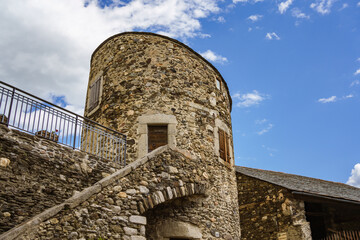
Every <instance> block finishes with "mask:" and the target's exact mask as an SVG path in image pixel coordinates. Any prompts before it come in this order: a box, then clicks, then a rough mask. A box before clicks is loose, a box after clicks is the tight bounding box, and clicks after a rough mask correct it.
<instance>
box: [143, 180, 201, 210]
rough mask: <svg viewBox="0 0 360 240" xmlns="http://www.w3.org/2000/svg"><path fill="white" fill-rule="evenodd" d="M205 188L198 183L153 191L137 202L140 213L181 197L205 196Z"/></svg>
mask: <svg viewBox="0 0 360 240" xmlns="http://www.w3.org/2000/svg"><path fill="white" fill-rule="evenodd" d="M206 189H207V188H206V186H205V185H204V184H198V183H186V184H184V185H183V186H178V187H169V186H168V187H166V188H165V189H164V190H161V191H160V190H159V191H155V192H153V193H150V194H149V195H147V196H146V197H143V198H142V199H141V200H139V201H138V207H139V210H140V213H141V214H143V213H145V212H146V211H147V210H150V209H153V208H154V207H156V206H157V205H159V204H161V203H165V202H168V201H170V200H174V199H177V198H181V197H186V196H192V195H205V192H206Z"/></svg>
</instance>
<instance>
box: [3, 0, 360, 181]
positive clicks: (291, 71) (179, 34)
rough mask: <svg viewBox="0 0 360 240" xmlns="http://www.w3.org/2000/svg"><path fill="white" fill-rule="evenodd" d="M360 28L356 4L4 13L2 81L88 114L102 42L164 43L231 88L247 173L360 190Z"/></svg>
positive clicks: (76, 6) (192, 3) (192, 2)
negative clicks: (181, 49)
mask: <svg viewBox="0 0 360 240" xmlns="http://www.w3.org/2000/svg"><path fill="white" fill-rule="evenodd" d="M359 16H360V1H357V0H353V1H350V0H337V1H336V0H301V1H299V0H263V1H261V0H232V1H231V0H224V1H214V0H187V1H184V0H157V1H149V0H147V1H144V0H132V1H119V0H116V1H111V0H106V1H96V0H91V1H85V0H78V1H75V0H62V1H55V0H37V1H35V0H19V1H2V2H0V48H1V52H0V56H1V58H0V79H1V80H2V81H5V82H8V83H10V84H13V85H15V86H17V87H19V88H22V89H24V90H26V91H29V92H32V93H34V94H36V95H39V96H40V97H43V98H46V99H48V100H51V101H54V102H57V103H58V104H61V105H62V106H66V107H67V108H68V109H69V110H72V111H75V112H78V113H82V112H83V107H84V99H85V90H86V86H87V78H88V71H89V61H90V55H91V53H92V51H93V50H94V49H95V48H96V47H97V46H98V45H99V44H100V43H101V42H102V41H103V40H105V39H106V38H107V37H109V36H111V35H114V34H116V33H119V32H123V31H152V32H156V33H160V34H165V35H168V36H170V37H173V38H176V39H178V40H180V41H182V42H184V43H186V44H187V45H189V46H190V47H191V48H193V49H194V50H195V51H197V52H199V53H200V54H202V55H203V56H204V57H205V58H207V59H208V60H209V61H210V62H212V63H213V64H214V66H215V67H216V68H218V70H219V71H220V72H221V74H222V75H223V77H224V79H225V80H226V82H227V84H228V86H229V89H230V93H231V95H232V97H233V110H232V121H233V133H234V145H235V157H236V164H237V165H242V166H248V167H254V168H260V169H270V170H275V171H282V172H287V173H294V174H300V175H304V176H310V177H315V178H321V179H326V180H331V181H338V182H344V183H346V182H348V181H349V183H351V184H353V185H357V186H360V147H359V146H360V124H359V123H360V111H359V109H360V108H359V106H360V46H359V45H360V44H359V43H360V17H359ZM356 164H358V165H356ZM349 177H351V179H350V180H349Z"/></svg>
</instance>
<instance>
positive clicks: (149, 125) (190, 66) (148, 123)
mask: <svg viewBox="0 0 360 240" xmlns="http://www.w3.org/2000/svg"><path fill="white" fill-rule="evenodd" d="M230 112H231V97H230V95H229V90H228V87H227V85H226V83H225V81H224V79H223V78H222V76H221V75H220V73H219V72H218V71H217V69H216V68H215V67H214V66H213V65H211V64H210V63H209V62H208V61H206V60H205V59H204V58H203V57H201V56H200V55H199V54H198V53H196V52H195V51H194V50H192V49H191V48H189V47H188V46H186V45H184V44H183V43H181V42H179V41H177V40H174V39H171V38H168V37H165V36H161V35H157V34H153V33H142V32H128V33H121V34H117V35H115V36H112V37H110V38H108V39H107V40H105V41H104V42H103V43H102V44H101V45H100V46H99V47H98V48H97V49H96V50H95V52H94V53H93V55H92V58H91V69H90V77H89V85H88V92H87V99H86V107H85V116H86V117H88V118H90V119H92V120H94V121H97V122H99V123H100V124H103V125H105V126H108V127H110V128H112V129H115V130H117V131H119V132H121V133H124V134H126V135H127V162H133V161H135V160H136V159H138V158H141V157H143V156H145V155H146V154H148V153H149V152H151V151H153V150H154V149H156V148H157V147H159V146H162V145H168V146H169V147H170V148H173V149H177V150H179V151H180V152H181V151H182V152H184V153H187V154H188V155H189V154H190V155H191V156H192V158H193V159H195V158H196V159H198V163H197V165H194V167H192V168H191V170H187V171H191V172H189V173H186V172H184V174H182V175H183V176H190V175H191V176H193V177H184V178H183V179H179V183H180V184H182V183H184V184H185V183H191V182H204V181H206V185H207V186H208V187H207V192H206V196H203V197H193V198H190V197H188V198H184V199H181V200H177V201H173V202H169V203H166V204H162V205H159V206H158V207H157V208H154V209H152V210H151V211H148V212H146V213H145V214H146V216H147V219H148V225H147V228H146V231H147V232H146V237H147V239H173V238H174V239H179V237H180V238H181V239H213V238H219V239H238V238H240V220H239V213H238V201H237V189H236V179H235V171H234V154H233V142H232V129H231V116H230ZM185 155H186V154H185ZM182 164H185V165H190V166H191V165H192V164H193V163H191V158H189V159H187V160H186V161H185V162H184V163H182ZM185 165H184V166H185ZM159 167H166V166H164V164H162V165H161V163H159ZM184 169H186V168H185V167H184ZM184 169H175V170H174V171H185V170H184ZM155 177H156V176H155ZM162 177H163V176H162ZM169 229H170V230H171V231H170V233H169ZM181 229H182V230H181ZM166 231H167V232H168V233H165V232H166ZM179 231H180V233H179ZM181 231H183V232H184V231H185V232H190V233H186V234H185V233H181ZM171 232H173V233H174V234H175V235H174V236H169V234H170V235H171V234H172V233H171ZM166 234H167V235H166ZM165 235H166V236H165Z"/></svg>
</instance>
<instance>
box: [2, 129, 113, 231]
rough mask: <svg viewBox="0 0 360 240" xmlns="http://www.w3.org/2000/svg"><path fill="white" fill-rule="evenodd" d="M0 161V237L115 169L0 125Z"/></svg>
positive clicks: (109, 165) (108, 163)
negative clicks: (1, 234) (0, 234)
mask: <svg viewBox="0 0 360 240" xmlns="http://www.w3.org/2000/svg"><path fill="white" fill-rule="evenodd" d="M0 158H1V166H0V233H2V232H5V231H7V230H9V229H11V228H12V227H14V226H16V225H18V224H20V223H22V222H24V221H26V220H27V219H29V218H30V217H32V216H34V215H36V214H38V213H40V212H42V211H44V210H45V209H47V208H49V207H52V206H54V205H56V204H59V203H61V202H63V201H64V200H65V199H67V198H69V197H71V196H72V195H73V194H74V192H76V191H81V190H82V189H84V188H86V187H88V186H91V185H92V184H94V183H95V182H97V181H99V180H100V179H101V178H103V177H105V176H107V175H109V174H110V173H112V172H114V171H115V170H116V169H117V168H119V166H117V165H115V164H114V163H112V162H106V161H104V160H102V161H99V159H97V158H96V157H93V156H88V155H87V154H85V153H82V152H79V151H74V150H73V149H71V148H67V147H63V146H61V145H59V144H57V143H54V142H52V141H49V140H45V139H43V138H39V137H36V136H33V135H29V134H26V133H22V132H20V131H17V130H11V129H9V128H7V127H6V126H5V125H2V124H0Z"/></svg>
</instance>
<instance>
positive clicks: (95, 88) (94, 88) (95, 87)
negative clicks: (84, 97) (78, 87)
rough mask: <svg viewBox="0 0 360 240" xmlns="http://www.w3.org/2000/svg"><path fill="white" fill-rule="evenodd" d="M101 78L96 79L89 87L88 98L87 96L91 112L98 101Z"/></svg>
mask: <svg viewBox="0 0 360 240" xmlns="http://www.w3.org/2000/svg"><path fill="white" fill-rule="evenodd" d="M100 80H101V78H98V79H97V80H96V81H95V82H94V83H93V84H92V85H91V86H90V96H89V110H88V111H91V110H93V109H94V108H95V107H96V106H97V105H98V104H99V99H100V83H101V81H100Z"/></svg>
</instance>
